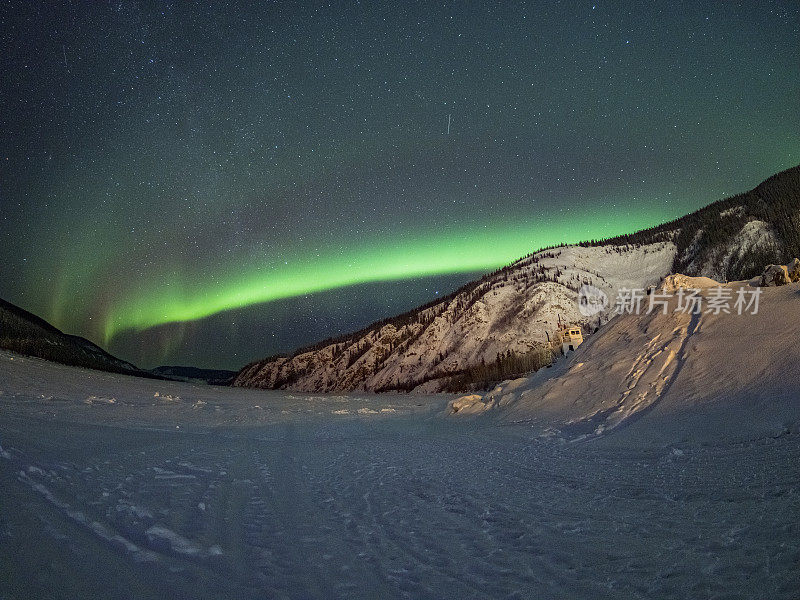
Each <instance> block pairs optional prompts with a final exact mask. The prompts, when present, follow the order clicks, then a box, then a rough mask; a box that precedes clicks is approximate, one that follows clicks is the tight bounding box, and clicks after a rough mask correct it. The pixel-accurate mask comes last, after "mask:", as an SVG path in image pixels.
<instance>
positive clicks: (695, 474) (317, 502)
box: [0, 324, 800, 600]
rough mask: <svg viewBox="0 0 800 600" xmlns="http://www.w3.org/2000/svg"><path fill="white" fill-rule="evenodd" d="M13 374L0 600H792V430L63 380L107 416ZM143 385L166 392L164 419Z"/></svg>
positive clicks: (2, 481)
mask: <svg viewBox="0 0 800 600" xmlns="http://www.w3.org/2000/svg"><path fill="white" fill-rule="evenodd" d="M693 326H694V324H693V325H692V327H693ZM679 337H680V336H679ZM660 343H661V344H663V343H666V341H665V340H661V341H660ZM658 345H659V344H658V343H657V344H655V345H654V347H653V348H651V349H649V350H648V351H647V352H651V353H653V354H654V356H653V357H651V358H650V359H647V360H650V361H651V363H652V366H649V367H647V368H659V369H663V370H666V369H676V368H679V367H678V366H677V365H678V361H679V355H680V351H679V350H678V351H677V355H678V356H677V357H676V358H673V359H672V360H671V361H666V360H664V361H663V364H658V359H656V358H655V354H658V352H657V351H656V346H658ZM647 352H645V353H644V354H645V355H646V354H647ZM0 358H4V357H0ZM645 362H647V361H643V363H642V365H640V367H634V368H633V369H632V370H631V376H632V377H633V375H635V372H636V370H637V368H645V367H644V363H645ZM31 365H32V367H31ZM28 367H31V368H33V367H36V368H37V369H41V371H36V372H35V373H34V372H32V371H24V372H23V374H24V375H25V381H26V382H27V383H22V382H21V380H15V379H14V371H13V369H12V368H11V367H10V366H9V364H8V363H4V364H3V365H2V368H0V387H2V389H3V390H4V394H3V395H2V396H0V414H1V415H2V418H0V444H1V447H0V506H2V511H0V573H2V576H0V598H2V599H4V600H6V599H11V598H26V597H43V596H47V597H63V598H75V597H89V596H92V595H95V596H97V595H100V596H105V597H116V598H134V597H136V598H158V597H173V598H220V597H228V598H233V597H235V598H532V597H544V598H606V597H607V598H710V597H720V598H722V597H724V598H754V597H769V598H787V599H788V598H797V590H798V589H800V576H799V575H798V574H799V571H798V563H799V561H800V522H799V521H798V518H797V516H798V515H800V472H799V471H798V468H797V465H798V464H800V444H798V439H797V438H798V436H797V434H791V433H789V434H786V435H777V436H775V437H764V438H759V439H754V440H750V441H740V442H736V443H731V442H725V441H724V440H723V441H720V442H719V443H707V444H702V445H701V444H695V445H692V444H683V445H681V446H679V447H678V446H648V445H645V444H642V443H640V442H638V441H637V442H636V443H635V444H631V443H628V442H627V441H626V438H625V437H624V429H622V428H620V430H619V431H618V432H616V433H615V434H614V435H609V436H606V437H603V438H597V439H594V440H591V441H586V442H582V443H572V444H567V443H559V442H558V441H555V440H543V439H541V438H539V437H537V436H536V435H534V434H533V433H532V432H531V430H530V428H529V427H523V426H505V427H503V426H497V425H494V424H491V423H488V424H487V422H486V421H475V420H472V421H455V420H446V419H443V418H441V416H439V415H438V414H437V412H438V411H440V410H442V409H443V408H444V402H445V401H446V400H444V399H424V398H420V397H418V396H407V397H403V398H397V397H365V396H364V397H351V398H348V397H345V396H338V397H329V398H326V397H319V396H316V397H314V398H313V400H309V399H308V398H304V397H302V396H296V397H291V398H287V397H286V395H283V396H281V394H279V393H274V392H273V393H258V392H249V393H246V394H244V395H243V393H242V391H241V390H220V389H215V388H201V387H190V386H188V385H186V386H184V385H183V384H164V383H163V382H149V381H144V380H135V379H131V378H117V377H116V376H108V375H92V376H91V377H88V378H87V380H89V381H91V378H92V377H95V378H97V379H102V380H103V385H105V386H110V387H112V388H114V389H111V390H107V391H102V390H101V392H102V393H98V392H97V390H95V393H96V395H97V396H101V395H104V394H105V395H107V396H109V397H110V396H113V397H114V398H116V399H117V401H116V402H115V403H113V404H111V405H109V404H88V405H87V404H85V403H84V402H83V400H84V399H85V398H86V397H88V396H89V395H90V394H89V393H83V392H80V390H81V385H89V384H82V383H81V382H80V381H72V380H69V379H63V380H60V379H52V380H44V379H43V380H41V381H42V382H43V383H41V385H42V386H47V385H50V386H52V387H53V389H52V390H50V391H47V390H43V389H39V388H37V387H36V385H37V384H35V383H33V382H34V381H35V377H33V375H35V374H36V373H44V374H47V373H48V372H49V371H48V369H51V367H49V366H44V367H43V366H42V365H41V364H40V363H38V362H36V361H30V363H29V365H28ZM14 368H17V367H16V366H15V367H14ZM56 369H57V370H56V371H54V372H55V373H56V374H60V376H63V377H67V376H69V375H70V374H71V373H72V371H69V370H65V368H63V367H58V368H56ZM76 372H77V373H86V372H81V371H76ZM665 372H666V371H665ZM32 374H33V375H32ZM48 381H49V383H48ZM632 382H633V379H632ZM10 384H14V385H13V386H12V385H10ZM158 386H161V387H166V386H170V389H173V390H178V391H179V394H178V395H179V396H180V398H181V400H180V401H178V402H176V403H175V404H174V406H172V407H171V408H170V409H169V410H171V411H175V412H170V413H168V414H169V415H170V418H169V419H167V418H165V414H167V413H165V412H164V410H165V409H164V408H163V406H162V405H160V404H158V403H154V402H153V392H152V390H153V389H156V388H157V387H158ZM11 387H15V389H11ZM139 388H142V389H141V393H138V392H137V390H139ZM634 389H635V385H634ZM42 392H44V394H42ZM79 392H80V393H79ZM137 393H138V396H137ZM42 395H44V397H41V396H42ZM137 397H140V398H141V400H137V399H136V398H137ZM212 397H213V398H212ZM279 398H282V400H280V401H279V400H278V399H279ZM255 399H258V404H259V406H261V407H263V408H262V409H261V410H258V411H254V409H253V404H254V400H255ZM199 400H202V401H204V402H206V403H207V404H206V405H205V406H203V407H202V408H201V409H197V408H195V406H196V403H197V402H198V401H199ZM424 401H427V402H433V403H434V404H433V406H432V407H431V406H422V407H421V406H418V404H419V403H420V402H424ZM136 402H139V404H136ZM308 402H313V403H314V404H313V406H314V409H313V410H311V411H309V408H308V406H309V404H308ZM271 403H272V404H274V406H273V405H271ZM133 408H135V410H133ZM363 408H368V409H369V411H359V409H363ZM382 408H392V409H393V410H394V411H395V412H391V413H387V412H381V409H382ZM343 410H346V411H347V413H346V414H344V413H341V412H340V411H343ZM200 411H202V412H200ZM337 412H339V413H340V414H336V413H337ZM254 414H257V415H259V417H258V419H261V420H260V421H259V420H257V419H256V417H253V415H254ZM265 414H266V416H264V415H265ZM242 415H244V416H245V417H246V418H244V419H241V418H240V417H241V416H242ZM247 419H251V420H252V421H251V422H248V420H247ZM176 423H177V426H176ZM615 436H616V437H615Z"/></svg>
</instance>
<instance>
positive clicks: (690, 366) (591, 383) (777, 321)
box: [456, 280, 800, 441]
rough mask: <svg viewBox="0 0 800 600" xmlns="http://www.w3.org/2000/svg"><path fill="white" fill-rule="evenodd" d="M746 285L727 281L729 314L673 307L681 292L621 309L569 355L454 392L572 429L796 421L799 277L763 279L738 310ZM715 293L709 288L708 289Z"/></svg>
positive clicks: (645, 430) (725, 433)
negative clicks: (479, 392) (783, 282)
mask: <svg viewBox="0 0 800 600" xmlns="http://www.w3.org/2000/svg"><path fill="white" fill-rule="evenodd" d="M688 283H689V285H691V286H692V287H700V286H707V285H708V280H705V281H700V282H695V281H693V280H689V281H688ZM698 283H699V284H700V285H699V286H698ZM742 286H748V284H747V282H736V283H731V284H728V285H727V286H725V288H726V289H730V290H732V293H733V296H732V300H731V303H730V314H725V313H724V312H721V313H720V314H713V312H712V313H708V312H704V313H702V314H686V313H684V312H674V308H675V307H676V301H677V299H676V298H674V299H673V300H672V303H671V305H670V311H669V313H668V314H666V315H665V314H663V313H662V312H661V311H657V312H653V313H652V314H642V315H633V314H630V315H628V314H626V315H620V316H617V317H615V318H613V319H612V320H611V321H610V322H609V323H608V324H607V325H605V326H604V327H603V328H602V329H601V330H600V331H599V332H598V333H597V334H596V335H595V336H593V337H592V338H591V339H590V340H589V341H588V342H586V343H585V344H583V345H582V346H581V347H580V348H578V350H577V351H576V352H574V353H573V354H571V355H570V356H569V358H568V359H562V360H560V361H559V362H558V363H557V364H556V365H555V366H554V367H553V368H551V369H543V370H542V371H540V372H538V373H536V374H535V375H534V376H532V377H530V378H528V379H520V380H516V381H513V382H507V383H505V384H501V385H499V386H498V387H497V388H495V389H494V390H492V391H491V392H489V393H488V394H485V395H484V396H483V397H479V396H473V397H471V398H465V399H463V400H461V401H460V402H459V401H456V408H460V410H458V411H457V413H456V414H469V413H473V414H474V413H477V412H483V411H486V410H491V409H494V408H499V409H500V410H499V411H497V412H498V414H499V416H500V418H501V419H503V420H508V421H514V422H526V423H530V424H531V425H532V426H534V427H537V428H539V430H540V431H541V432H542V433H545V434H548V435H555V436H560V437H563V438H565V439H576V438H583V437H586V436H589V437H593V436H598V435H602V434H604V433H607V432H609V431H611V430H614V429H616V428H619V427H622V426H626V427H627V426H630V425H634V426H635V428H636V430H637V431H639V432H640V433H641V434H642V435H644V436H646V437H647V438H648V439H650V440H653V439H659V438H663V439H664V440H671V441H675V440H679V439H682V438H685V439H694V438H699V439H706V438H708V437H725V438H726V439H729V440H733V439H737V435H739V434H743V435H746V436H752V435H757V434H758V433H759V432H760V433H762V434H767V435H780V434H782V433H788V432H789V431H792V430H797V428H798V425H800V393H798V390H797V381H798V380H799V379H800V344H798V339H800V284H791V285H787V286H784V287H779V288H760V291H761V297H760V300H759V307H758V313H757V314H751V313H752V308H751V310H750V311H746V314H742V315H739V314H738V311H737V310H735V309H734V304H733V303H734V302H735V299H736V297H737V292H736V290H738V289H745V290H746V293H748V294H749V292H750V290H753V289H754V288H750V287H744V288H742ZM714 294H715V292H714V288H713V287H704V289H703V291H702V296H703V297H704V298H706V299H708V298H710V297H712V296H713V295H714ZM747 298H748V299H749V298H750V296H749V295H748V296H747ZM745 432H746V433H745ZM630 433H631V432H629V434H630Z"/></svg>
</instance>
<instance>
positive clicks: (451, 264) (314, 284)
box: [103, 213, 664, 344]
mask: <svg viewBox="0 0 800 600" xmlns="http://www.w3.org/2000/svg"><path fill="white" fill-rule="evenodd" d="M663 220H664V218H661V219H659V218H658V216H655V215H651V214H648V215H637V216H636V217H631V216H627V218H625V219H620V218H615V216H614V215H609V214H608V213H606V214H605V215H603V214H602V213H598V214H594V213H587V214H584V215H582V216H581V217H576V218H574V219H565V220H563V221H560V222H557V223H550V224H547V226H543V225H541V224H540V225H538V226H537V225H529V224H524V223H523V224H509V225H504V226H496V225H495V226H488V225H486V226H478V227H474V228H472V229H464V230H462V231H459V232H458V233H444V234H442V233H440V234H438V235H437V234H435V233H434V232H431V233H430V234H429V235H425V236H420V235H418V236H416V237H413V238H410V237H406V238H403V239H402V240H401V241H400V242H399V243H398V242H395V243H391V242H388V241H386V240H376V241H375V242H374V243H373V244H371V245H364V246H359V247H352V248H349V249H347V250H345V251H339V252H331V253H330V254H328V255H321V256H320V255H314V256H302V257H298V256H293V257H292V260H291V261H288V260H287V261H285V262H284V263H282V264H278V265H275V264H271V265H263V264H261V265H259V264H246V265H240V266H238V267H236V268H235V269H229V270H230V271H234V272H235V273H237V275H233V276H229V277H226V278H222V277H214V278H213V280H214V283H212V284H208V283H207V282H206V281H200V280H198V278H197V277H196V275H195V274H192V273H186V274H180V273H174V272H173V273H171V274H169V275H164V276H162V277H160V278H159V279H158V280H157V281H156V282H155V283H154V284H151V285H149V286H146V287H143V288H141V289H137V290H135V291H134V292H132V293H130V294H128V295H125V297H123V298H122V299H121V300H120V301H118V302H116V303H114V304H113V305H112V306H110V308H109V310H108V313H107V316H106V320H105V326H104V331H103V336H104V339H105V342H106V344H108V343H109V342H110V341H111V340H112V339H113V338H114V336H115V335H117V334H119V333H121V332H123V331H129V330H134V331H141V330H144V329H148V328H151V327H155V326H158V325H164V324H168V323H177V322H185V321H193V320H197V319H202V318H205V317H208V316H211V315H213V314H216V313H219V312H222V311H226V310H231V309H236V308H242V307H246V306H251V305H255V304H261V303H265V302H270V301H274V300H280V299H284V298H292V297H296V296H303V295H307V294H313V293H316V292H322V291H326V290H332V289H337V288H342V287H346V286H352V285H358V284H362V283H370V282H379V281H393V280H405V279H413V278H419V277H425V276H431V275H443V274H451V273H468V272H476V271H489V270H492V269H495V268H497V267H500V266H503V265H506V264H509V263H510V262H512V261H514V260H516V259H517V258H519V257H520V256H523V255H525V254H527V253H529V252H531V251H534V250H536V249H538V248H541V247H544V246H550V245H555V244H560V243H572V242H577V241H581V240H586V239H592V238H603V237H609V236H613V235H617V234H621V233H627V232H629V231H632V230H635V229H638V228H642V227H648V226H651V225H655V224H657V223H659V222H661V221H663Z"/></svg>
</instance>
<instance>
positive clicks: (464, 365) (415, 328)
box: [234, 242, 675, 392]
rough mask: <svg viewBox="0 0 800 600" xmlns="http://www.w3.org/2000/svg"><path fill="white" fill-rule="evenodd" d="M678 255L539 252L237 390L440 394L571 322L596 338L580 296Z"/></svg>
mask: <svg viewBox="0 0 800 600" xmlns="http://www.w3.org/2000/svg"><path fill="white" fill-rule="evenodd" d="M674 255H675V246H674V245H673V244H671V243H669V242H663V243H657V244H652V245H648V246H641V247H634V246H603V247H594V248H584V247H580V246H567V247H561V248H555V249H551V250H545V251H542V252H538V253H536V254H534V255H532V256H529V257H527V258H525V259H522V260H520V261H518V262H517V263H515V264H513V265H512V266H511V267H509V268H507V269H505V270H503V271H501V272H498V273H495V274H493V275H491V276H490V277H487V278H485V279H484V280H482V281H480V282H478V283H477V284H476V285H474V286H469V287H467V288H466V289H463V290H461V291H460V292H459V293H457V294H455V295H454V296H453V297H450V298H447V299H444V300H442V301H441V302H439V303H437V304H434V305H433V306H430V307H428V308H425V309H423V310H421V311H419V312H417V313H416V314H414V315H412V316H410V317H409V318H408V319H407V322H395V323H387V324H385V325H383V326H380V327H376V328H373V329H369V330H367V331H366V332H362V333H361V334H357V335H354V336H353V337H352V338H349V339H346V340H342V341H338V342H336V343H332V344H329V345H326V346H323V347H322V348H318V349H314V350H311V351H308V352H301V353H299V354H297V355H296V356H293V357H291V358H285V357H281V358H277V359H274V360H269V361H266V362H261V363H255V364H253V365H251V366H249V367H246V368H245V369H243V370H242V372H241V373H239V375H238V377H237V378H236V380H235V381H234V385H238V386H248V387H266V388H291V389H294V390H301V391H309V392H311V391H313V392H326V391H344V390H369V391H383V390H389V389H406V390H411V389H413V390H415V391H418V392H438V391H442V390H444V389H445V388H446V386H447V383H448V380H449V379H450V378H451V377H453V376H455V375H458V374H459V373H462V372H463V371H464V370H465V369H468V368H470V367H473V366H475V365H479V364H488V363H492V362H494V361H496V360H497V359H498V355H500V354H507V353H511V354H513V355H518V356H523V355H527V354H529V353H531V352H532V351H536V350H537V349H544V348H545V347H546V344H547V336H548V334H549V333H551V332H553V331H555V330H556V329H557V326H558V320H559V318H561V319H562V320H564V321H568V322H570V323H581V324H582V325H584V326H585V327H586V329H587V331H588V330H590V329H591V328H592V327H594V326H596V324H597V322H598V317H592V318H587V317H583V316H582V315H581V314H580V313H579V311H578V304H577V292H578V290H579V289H580V287H581V286H582V285H583V284H584V283H586V284H591V285H594V286H596V287H598V288H600V289H602V290H604V291H605V292H606V293H608V294H609V296H611V297H612V298H613V296H614V295H615V294H616V291H617V290H618V289H620V288H623V287H646V286H649V285H652V284H656V283H658V282H659V281H660V280H661V278H662V277H663V276H664V275H666V274H667V273H669V269H670V266H671V265H672V261H673V258H674Z"/></svg>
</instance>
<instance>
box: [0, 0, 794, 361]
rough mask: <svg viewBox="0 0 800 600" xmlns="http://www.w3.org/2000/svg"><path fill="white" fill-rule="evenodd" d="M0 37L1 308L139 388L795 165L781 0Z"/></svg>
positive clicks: (117, 11) (40, 21)
mask: <svg viewBox="0 0 800 600" xmlns="http://www.w3.org/2000/svg"><path fill="white" fill-rule="evenodd" d="M255 4H258V6H254V5H255ZM0 36H1V41H2V52H0V107H2V108H0V121H2V123H1V125H2V127H1V128H0V140H2V141H1V142H0V297H2V298H4V299H6V300H8V301H10V302H13V303H15V304H18V305H20V306H22V307H23V308H25V309H27V310H30V311H32V312H34V313H36V314H38V315H40V316H42V317H43V318H45V319H47V320H49V321H50V322H52V323H53V324H54V325H56V326H57V327H59V328H61V329H63V330H65V331H67V332H70V333H75V334H79V335H84V336H86V337H88V338H90V339H92V340H93V341H96V342H98V343H100V344H101V345H103V346H104V347H106V348H109V349H110V350H111V351H112V352H114V353H116V354H117V355H118V356H120V357H122V358H125V359H128V360H132V361H134V362H136V363H137V364H139V365H140V366H144V367H151V366H155V365H157V364H176V363H177V364H193V365H196V366H204V367H214V366H216V367H228V368H236V367H239V366H242V365H243V364H244V363H246V362H248V361H250V360H253V359H255V358H260V357H263V356H266V355H268V354H271V353H273V352H276V351H285V350H290V349H292V348H294V347H296V346H298V345H300V344H303V343H308V342H312V341H315V340H317V339H320V338H324V337H327V336H330V335H336V334H339V333H344V332H347V331H349V330H351V329H354V328H359V327H362V326H364V325H366V324H367V323H368V322H370V321H372V320H374V319H377V318H380V317H384V316H388V315H390V314H393V313H396V312H399V311H401V310H405V309H409V308H411V307H413V306H414V305H416V304H419V303H422V302H425V301H428V300H430V299H432V298H434V297H435V296H436V294H444V293H447V292H449V291H452V290H453V289H454V288H455V287H457V286H458V285H459V284H461V283H464V282H466V281H468V280H469V279H471V278H473V277H474V276H475V275H476V273H480V272H484V271H487V270H491V269H493V268H495V267H497V266H499V265H502V264H505V263H508V262H510V261H511V260H513V259H514V258H516V257H518V256H520V255H523V254H526V253H527V252H530V251H532V250H535V249H537V248H538V247H541V246H544V245H548V244H552V243H557V242H561V241H577V240H580V239H586V238H599V237H607V236H610V235H613V234H618V233H624V232H627V231H631V230H634V229H636V228H640V227H644V226H649V225H654V224H656V223H659V222H662V221H664V220H668V219H672V218H674V217H677V216H680V215H682V214H684V213H686V212H689V211H691V210H693V209H695V208H698V207H700V206H702V205H704V204H707V203H709V202H711V201H713V200H717V199H719V198H722V197H724V196H725V195H729V194H732V193H734V192H739V191H744V190H746V189H749V188H751V187H753V186H754V185H756V184H757V183H759V182H760V181H761V180H763V179H764V178H765V177H767V176H769V175H771V174H773V173H775V172H777V171H779V170H781V169H785V168H787V167H790V166H793V165H795V164H797V163H798V162H800V110H798V107H800V69H799V68H798V65H800V5H798V3H797V2H795V1H793V0H772V1H771V0H758V1H756V0H753V1H751V2H730V1H704V2H697V1H695V0H692V1H685V2H680V1H677V2H676V1H669V2H654V1H651V0H648V1H645V2H633V1H619V2H602V1H596V2H591V1H589V2H581V1H574V2H572V1H564V2H556V1H552V2H551V1H547V2H544V1H542V2H529V3H524V2H477V1H475V2H445V3H442V2H432V1H430V2H429V1H425V2H419V3H417V2H406V1H402V2H397V1H392V2H364V1H362V2H347V1H345V0H343V1H342V2H333V3H330V4H322V3H316V2H313V3H312V2H308V3H293V2H264V3H255V2H253V3H250V2H242V3H233V2H209V3H200V2H183V1H181V2H163V3H158V2H135V1H129V0H126V1H122V2H88V1H87V2H79V1H77V0H75V1H73V2H46V3H39V2H33V1H25V2H3V3H2V5H0ZM448 122H449V131H448Z"/></svg>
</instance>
